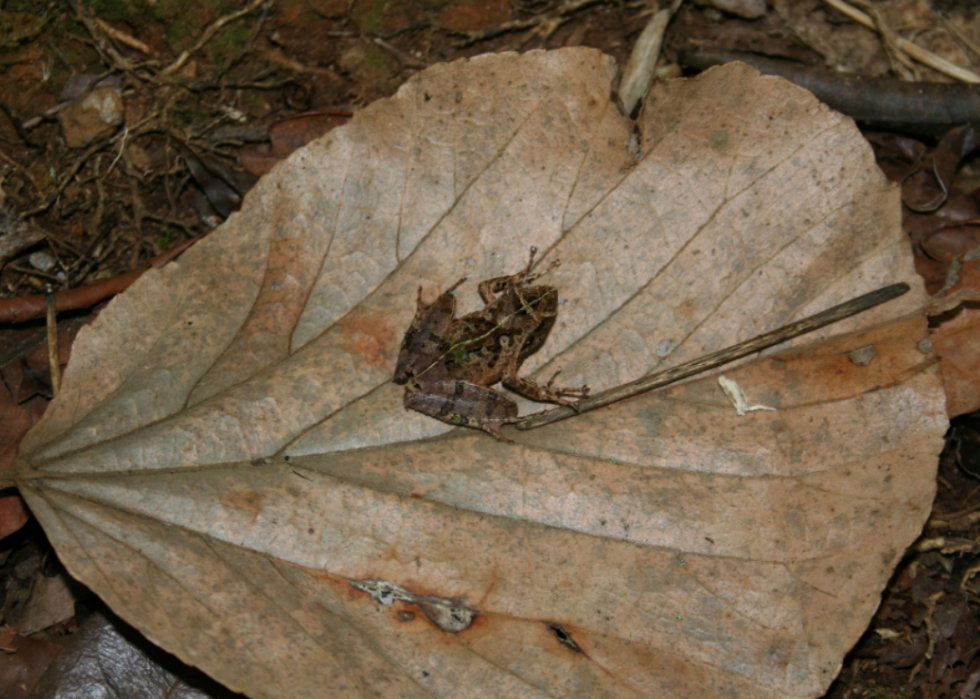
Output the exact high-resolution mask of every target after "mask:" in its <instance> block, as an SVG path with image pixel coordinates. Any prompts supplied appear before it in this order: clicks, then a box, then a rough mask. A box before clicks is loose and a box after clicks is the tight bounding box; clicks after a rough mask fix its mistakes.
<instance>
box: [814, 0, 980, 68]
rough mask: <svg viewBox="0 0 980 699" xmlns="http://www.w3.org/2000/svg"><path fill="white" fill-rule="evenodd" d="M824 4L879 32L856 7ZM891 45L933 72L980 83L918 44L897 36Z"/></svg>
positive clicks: (838, 0) (832, 1)
mask: <svg viewBox="0 0 980 699" xmlns="http://www.w3.org/2000/svg"><path fill="white" fill-rule="evenodd" d="M823 1H824V2H825V3H827V4H828V5H830V6H831V7H833V8H834V9H836V10H839V11H840V12H842V13H844V14H845V15H847V16H848V17H850V18H851V19H853V20H854V21H855V22H857V23H858V24H862V25H864V26H865V27H867V28H868V29H871V30H874V31H879V32H880V31H881V30H880V28H879V27H878V26H877V25H876V24H875V21H874V20H873V19H872V18H871V17H869V16H868V15H867V14H866V13H864V12H862V11H861V10H859V9H858V8H856V7H853V6H852V5H849V4H848V3H847V2H845V1H844V0H823ZM893 45H894V47H895V48H897V49H899V50H900V51H902V52H904V53H906V54H908V55H909V56H910V57H911V58H914V59H915V60H916V61H918V62H919V63H922V64H923V65H926V66H928V67H930V68H932V69H933V70H936V71H939V72H940V73H943V74H944V75H948V76H949V77H951V78H955V79H956V80H961V81H963V82H965V83H980V75H977V74H976V73H974V72H973V71H972V70H967V69H966V68H961V67H960V66H958V65H956V64H955V63H951V62H949V61H947V60H946V59H945V58H942V57H941V56H937V55H936V54H934V53H933V52H932V51H929V50H927V49H924V48H922V47H921V46H919V45H918V44H914V43H912V42H911V41H909V40H908V39H905V38H903V37H901V36H898V35H897V34H895V35H894V39H893Z"/></svg>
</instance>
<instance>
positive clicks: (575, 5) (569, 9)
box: [440, 0, 609, 47]
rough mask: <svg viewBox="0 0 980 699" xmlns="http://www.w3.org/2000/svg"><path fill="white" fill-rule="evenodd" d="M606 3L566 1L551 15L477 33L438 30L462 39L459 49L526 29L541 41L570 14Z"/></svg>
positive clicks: (517, 21) (505, 23)
mask: <svg viewBox="0 0 980 699" xmlns="http://www.w3.org/2000/svg"><path fill="white" fill-rule="evenodd" d="M608 1H609V0H566V2H563V3H562V4H561V5H559V6H558V7H557V8H555V12H554V13H553V14H549V15H545V14H541V15H536V16H534V17H529V18H528V19H515V20H512V21H510V22H504V23H503V24H500V25H497V26H496V27H490V28H488V29H480V30H477V31H466V30H461V29H453V28H452V27H445V26H443V27H440V29H442V30H443V31H446V32H449V33H452V34H456V35H457V36H462V37H464V41H463V42H462V43H461V44H460V46H461V47H466V46H470V45H472V44H475V43H477V42H479V41H486V40H487V39H492V38H494V37H496V36H500V35H501V34H508V33H510V32H520V31H524V30H526V29H535V30H537V32H538V33H539V34H540V35H541V37H542V39H547V38H548V37H550V36H551V35H552V34H554V33H555V31H557V29H558V28H559V27H560V26H561V25H562V24H564V23H565V22H567V21H568V20H569V19H570V18H571V17H570V16H571V15H572V14H574V13H576V12H578V11H579V10H581V9H583V8H586V7H588V6H590V5H598V4H600V3H603V2H608Z"/></svg>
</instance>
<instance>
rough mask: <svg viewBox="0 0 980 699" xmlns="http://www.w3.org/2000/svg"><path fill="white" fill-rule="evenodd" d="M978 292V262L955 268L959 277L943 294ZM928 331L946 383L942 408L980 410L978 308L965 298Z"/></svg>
mask: <svg viewBox="0 0 980 699" xmlns="http://www.w3.org/2000/svg"><path fill="white" fill-rule="evenodd" d="M965 290H969V291H973V292H980V262H978V261H976V260H973V261H969V262H965V263H963V265H961V266H960V268H959V281H958V282H957V283H956V284H954V285H953V286H952V287H950V289H948V291H947V294H955V293H957V292H959V291H965ZM940 320H941V322H940V323H939V325H938V326H937V327H936V328H935V329H934V330H933V331H932V344H933V346H934V347H935V349H936V354H938V355H939V356H940V357H942V359H943V361H942V368H943V381H944V383H945V385H946V410H947V413H948V414H949V417H950V418H954V417H956V416H958V415H966V414H967V413H972V412H973V411H975V410H980V309H978V308H977V303H976V302H975V301H966V302H964V303H963V304H962V306H961V307H960V308H959V309H956V310H954V311H952V312H950V313H947V314H944V315H943V316H942V317H941V319H940Z"/></svg>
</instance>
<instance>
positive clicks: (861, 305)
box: [514, 282, 909, 430]
mask: <svg viewBox="0 0 980 699" xmlns="http://www.w3.org/2000/svg"><path fill="white" fill-rule="evenodd" d="M908 290H909V285H908V284H905V283H904V282H902V283H900V284H892V285H891V286H886V287H883V288H881V289H878V290H877V291H872V292H870V293H868V294H864V295H863V296H858V297H857V298H854V299H851V300H850V301H846V302H844V303H842V304H840V305H839V306H834V307H833V308H828V309H827V310H826V311H821V312H820V313H816V314H814V315H812V316H809V317H807V318H804V319H803V320H798V321H796V322H795V323H790V324H789V325H784V326H783V327H781V328H779V329H777V330H773V331H772V332H768V333H765V334H764V335H759V336H758V337H754V338H752V339H751V340H746V341H745V342H739V343H738V344H737V345H732V346H731V347H729V348H727V349H723V350H721V351H719V352H714V353H712V354H706V355H705V356H703V357H698V358H697V359H694V360H691V361H690V362H686V363H685V364H680V365H678V366H675V367H671V368H669V369H664V370H662V371H658V372H656V373H653V374H648V375H647V376H644V377H642V378H639V379H637V380H636V381H631V382H630V383H624V384H623V385H621V386H616V387H615V388H610V389H609V390H608V391H603V392H601V393H596V394H595V395H593V396H589V397H588V398H583V399H582V400H580V401H579V402H578V403H577V404H576V407H575V408H569V407H566V406H564V405H563V406H560V407H558V408H554V409H553V410H546V411H544V412H541V413H535V414H534V415H528V416H527V417H526V418H524V419H523V420H521V421H520V422H517V423H514V424H515V426H516V427H517V429H519V430H531V429H534V428H535V427H541V426H543V425H550V424H551V423H552V422H558V421H559V420H564V419H566V418H569V417H572V416H573V415H580V414H582V413H587V412H589V411H590V410H595V409H596V408H602V407H604V406H606V405H609V404H610V403H615V402H616V401H619V400H623V399H624V398H631V397H632V396H635V395H638V394H640V393H646V392H647V391H652V390H653V389H655V388H660V387H662V386H666V385H667V384H671V383H674V382H675V381H680V380H681V379H686V378H687V377H689V376H694V375H695V374H700V373H702V372H704V371H708V370H709V369H714V368H716V367H719V366H722V365H723V364H728V363H729V362H733V361H735V360H736V359H741V358H742V357H745V356H748V355H750V354H754V353H755V352H761V351H762V350H764V349H767V348H769V347H772V346H773V345H778V344H780V343H782V342H786V341H787V340H792V339H793V338H795V337H799V336H800V335H805V334H806V333H808V332H813V331H814V330H818V329H820V328H822V327H824V326H826V325H830V324H831V323H836V322H837V321H839V320H843V319H844V318H850V317H851V316H853V315H857V314H858V313H861V312H863V311H866V310H868V309H869V308H874V307H875V306H878V305H880V304H882V303H885V301H891V300H892V299H895V298H898V297H899V296H901V295H902V294H904V293H905V292H907V291H908Z"/></svg>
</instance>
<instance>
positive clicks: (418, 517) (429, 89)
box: [18, 49, 946, 697]
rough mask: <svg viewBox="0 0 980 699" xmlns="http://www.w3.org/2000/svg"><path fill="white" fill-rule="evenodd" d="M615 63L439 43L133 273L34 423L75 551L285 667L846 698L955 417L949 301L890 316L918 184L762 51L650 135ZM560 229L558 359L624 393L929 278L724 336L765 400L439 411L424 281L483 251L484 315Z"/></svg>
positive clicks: (701, 86) (628, 691)
mask: <svg viewBox="0 0 980 699" xmlns="http://www.w3.org/2000/svg"><path fill="white" fill-rule="evenodd" d="M615 72H616V71H615V66H614V65H613V63H612V61H611V59H608V58H606V57H604V56H602V55H601V54H599V53H597V52H595V51H591V50H585V49H570V50H563V51H556V52H531V53H528V54H524V55H520V56H518V55H515V54H502V55H495V56H486V57H479V58H475V59H472V60H466V61H459V62H456V63H452V64H448V65H440V66H435V67H433V68H431V69H429V70H426V71H424V72H422V73H420V74H418V75H417V76H415V77H414V78H413V79H412V80H411V81H409V83H408V84H406V85H405V86H404V87H403V88H402V89H401V90H400V91H399V92H398V94H397V95H396V96H395V97H394V98H392V99H390V100H385V101H383V102H380V103H378V104H375V105H373V106H371V107H369V108H367V109H365V110H363V111H362V112H360V113H359V114H358V115H357V116H356V117H355V118H354V119H353V120H352V121H351V122H350V123H349V124H348V125H347V126H345V127H343V128H340V129H337V130H334V131H332V132H331V133H330V134H329V135H328V136H327V137H325V138H324V139H322V140H320V141H317V142H316V143H314V144H311V145H310V146H308V147H306V148H304V149H302V150H300V151H297V152H296V153H295V154H293V156H292V157H291V158H289V159H288V160H287V161H285V162H283V163H281V164H280V165H279V166H277V168H276V169H275V170H274V171H273V172H272V173H270V175H269V176H268V177H267V178H265V179H264V180H263V181H262V182H260V183H259V184H258V185H257V186H256V187H255V189H253V190H252V191H251V192H250V193H249V195H248V197H246V199H245V201H244V204H243V207H242V211H241V212H240V213H238V214H235V215H233V216H232V217H231V218H230V219H229V220H228V222H227V223H226V224H225V225H224V226H223V230H220V231H217V232H216V233H214V234H213V235H212V236H210V237H209V238H208V239H207V240H205V241H203V242H202V243H201V244H199V245H197V246H195V247H194V248H193V249H191V250H190V251H188V252H187V253H186V254H185V255H184V257H183V258H182V259H181V260H180V261H179V262H177V263H174V264H172V265H170V266H168V267H166V268H164V269H161V270H154V271H150V272H148V273H147V274H146V275H144V277H143V278H142V279H140V281H139V282H137V283H136V284H135V285H134V286H133V287H132V288H131V289H130V290H129V291H127V292H126V293H125V294H123V295H121V296H120V297H118V298H117V299H116V300H114V301H113V302H112V303H111V304H110V305H109V307H108V308H107V309H106V310H105V311H104V312H103V313H102V314H101V316H100V317H99V319H98V321H97V322H96V323H95V324H94V325H93V326H91V327H89V328H87V329H86V330H85V331H83V334H82V335H81V336H80V337H79V341H78V343H77V344H76V347H75V350H74V353H75V354H74V357H73V358H72V362H71V364H70V365H69V367H68V370H67V372H66V374H65V380H64V385H63V388H62V393H61V394H60V395H59V397H58V399H57V400H56V401H55V402H53V403H52V404H51V407H50V409H49V411H48V413H47V415H46V416H45V420H44V422H43V423H42V424H41V425H40V426H38V427H37V428H36V429H35V430H33V431H32V432H31V433H30V434H29V435H28V436H27V438H26V439H25V440H24V442H23V445H22V449H21V454H22V457H21V462H20V471H19V473H18V479H19V480H18V482H19V484H20V487H21V489H22V492H23V493H24V495H25V497H26V498H27V500H28V502H29V504H30V506H31V508H32V509H33V510H34V512H35V513H36V514H37V516H38V518H39V519H40V520H41V522H42V523H43V525H44V527H45V529H46V531H47V533H48V536H49V537H50V538H51V540H52V541H53V542H54V544H55V546H56V547H57V549H58V552H59V555H60V556H61V557H62V559H63V560H64V562H65V564H66V566H67V567H68V568H69V570H70V571H71V572H72V573H73V574H74V575H76V576H78V577H79V578H80V579H81V580H83V581H84V582H85V583H86V584H87V585H88V586H89V587H91V588H92V589H93V590H95V591H96V592H98V594H99V595H100V596H102V597H103V598H104V599H105V600H106V601H107V602H108V603H109V604H110V605H111V606H112V607H113V609H115V610H116V611H117V612H119V613H120V614H121V615H123V616H124V617H125V618H126V619H127V620H129V621H130V622H131V623H133V624H134V625H135V626H137V627H138V628H140V629H141V630H142V631H143V632H144V633H146V635H147V636H149V637H150V638H151V639H152V640H154V641H155V642H157V643H159V644H160V645H161V646H163V647H164V648H166V649H168V650H170V651H172V652H174V653H176V654H177V655H178V656H180V657H181V658H183V659H184V660H186V661H188V662H190V663H193V664H195V665H197V666H199V667H201V668H203V669H204V670H206V671H207V672H208V673H210V674H211V675H213V676H214V677H215V678H217V679H219V680H221V681H222V682H224V683H226V684H227V685H228V686H229V687H231V688H233V689H237V690H242V691H246V692H248V693H249V694H250V695H252V696H254V697H280V696H291V697H322V696H330V697H341V696H350V697H363V696H368V695H376V696H382V697H395V696H399V697H409V696H419V697H422V696H425V697H432V696H448V695H453V696H460V695H468V696H469V695H471V696H485V695H486V694H487V693H488V692H491V693H493V694H494V695H496V696H514V697H517V696H563V697H599V696H610V697H611V696H624V697H625V696H654V695H664V694H666V695H670V696H676V697H716V696H732V695H738V696H741V697H806V696H816V695H818V694H820V693H821V692H822V691H823V689H824V688H825V687H826V686H827V684H828V683H829V682H830V681H831V679H832V678H833V677H834V675H835V674H836V672H837V670H838V668H839V667H840V662H841V659H842V657H843V655H844V653H845V652H846V650H847V649H848V648H849V647H850V646H851V644H852V643H853V642H854V641H855V640H856V639H857V638H858V636H859V635H860V634H861V632H862V630H863V629H864V627H865V625H866V624H867V622H868V620H869V619H870V617H871V614H872V612H873V611H874V609H875V607H876V605H877V603H878V596H879V594H880V591H881V589H882V588H883V586H884V585H885V583H886V581H887V579H888V577H889V575H890V573H891V570H892V568H893V566H894V565H895V563H896V561H897V560H898V559H899V557H900V556H901V555H902V552H903V550H904V549H905V547H906V546H907V545H908V544H909V543H910V542H911V541H912V540H913V539H914V538H915V536H916V534H917V533H918V532H919V530H920V529H921V526H922V523H923V521H924V519H925V518H926V516H927V515H928V512H929V506H930V503H931V501H932V494H933V490H934V476H935V468H936V461H937V459H936V455H937V454H938V452H939V450H940V448H941V447H942V435H943V432H944V431H945V427H946V421H945V414H944V403H943V391H942V383H941V379H940V377H939V369H938V366H936V360H935V357H934V356H932V355H928V354H923V353H922V352H921V351H920V350H919V343H920V341H921V340H923V339H924V338H925V337H926V328H925V324H924V321H923V320H922V319H920V318H918V317H912V318H911V319H906V320H902V321H895V319H896V318H900V317H902V316H903V315H905V314H907V313H909V312H910V311H911V310H912V309H914V308H917V307H919V306H920V305H922V304H923V303H924V300H925V297H924V294H923V292H922V284H921V281H919V280H917V278H916V276H915V273H914V271H913V269H912V262H911V252H910V250H909V247H908V244H907V243H906V241H905V240H904V236H903V233H902V230H901V226H900V221H899V216H900V212H899V200H898V191H897V188H896V187H894V186H893V185H890V184H888V183H887V182H886V181H885V180H884V178H883V177H882V176H881V174H880V172H879V171H878V170H877V168H876V167H875V164H874V161H873V158H872V156H871V152H870V149H869V148H868V146H867V144H866V143H865V142H864V141H863V140H862V139H861V137H860V135H859V133H858V132H857V130H856V129H855V128H854V126H853V124H852V123H850V121H849V120H847V119H845V118H843V117H841V116H839V115H837V114H835V113H833V112H831V111H830V110H829V109H827V108H826V107H823V106H822V105H820V104H819V103H818V102H817V101H816V100H815V99H814V98H813V97H812V96H811V95H809V94H808V93H806V92H804V91H802V90H800V89H798V88H795V87H793V86H791V85H789V84H788V83H786V82H784V81H782V80H779V79H773V78H761V77H759V76H758V74H757V73H755V72H754V71H753V70H751V69H749V68H747V67H745V66H742V65H733V66H725V67H723V68H720V69H715V70H711V71H708V72H706V73H705V74H703V75H702V76H700V77H699V78H697V79H695V80H691V81H676V82H671V83H667V84H660V85H656V86H655V87H654V89H653V91H652V93H651V95H650V96H649V98H648V100H647V105H646V108H645V111H644V112H643V114H642V116H641V120H640V123H639V124H638V132H639V135H640V136H641V138H642V141H641V144H640V149H641V152H640V155H639V157H638V158H636V159H634V156H633V155H632V154H631V153H632V152H635V151H632V150H631V149H630V147H629V145H630V141H631V138H630V137H631V134H632V133H633V124H632V123H631V122H630V121H628V120H627V119H625V118H624V117H623V116H622V115H621V114H620V113H619V112H618V111H617V110H616V109H615V107H613V105H612V104H611V103H610V101H609V95H610V92H611V85H612V80H613V79H614V77H615ZM531 245H536V246H538V247H539V248H540V249H541V250H542V251H544V253H545V257H547V258H548V259H555V258H560V259H561V261H562V265H561V267H560V268H559V269H558V270H557V271H555V272H554V273H553V274H552V276H551V280H552V282H553V283H554V284H555V285H556V286H557V287H558V289H559V290H560V293H561V295H562V298H563V303H562V305H561V310H560V314H559V318H558V322H557V324H556V326H555V328H554V330H553V331H552V334H551V337H550V338H549V339H548V341H547V343H545V345H544V347H543V348H542V350H541V351H540V352H539V353H538V354H537V355H535V356H533V357H531V358H530V359H529V361H528V362H527V364H526V369H527V370H528V371H529V372H531V373H534V374H536V375H538V376H544V377H546V376H550V374H551V372H553V371H554V369H555V368H556V367H558V366H561V367H562V368H563V369H564V373H563V375H562V376H563V382H564V383H566V384H567V385H579V384H581V383H588V384H589V385H590V386H593V387H595V389H597V390H601V389H604V388H608V387H610V386H613V385H615V384H619V383H621V382H624V381H628V380H631V379H635V378H637V377H639V376H640V375H642V374H645V373H647V372H649V371H651V370H652V369H655V368H656V367H659V366H662V365H664V364H665V363H667V362H670V363H679V362H682V361H684V360H687V359H691V358H692V357H694V356H697V355H699V354H701V353H704V352H705V351H709V350H716V349H719V348H721V347H724V346H727V345H729V344H733V343H735V342H736V341H739V340H744V339H747V338H749V337H752V336H754V335H756V334H759V333H760V332H761V331H764V330H768V329H771V328H773V327H776V326H779V325H782V324H784V323H786V322H789V321H790V320H792V319H795V318H798V317H801V316H805V315H808V314H811V313H813V312H815V311H817V310H821V309H823V308H826V307H828V306H831V305H833V304H835V303H838V302H840V301H843V300H845V299H847V298H850V297H852V296H855V295H857V294H859V293H862V292H866V291H869V290H871V289H873V288H876V287H878V286H882V285H884V284H885V283H889V282H897V281H906V282H908V283H909V284H911V285H912V287H913V292H912V293H910V294H908V295H907V296H906V297H904V298H902V299H900V300H899V301H896V302H892V303H890V304H888V305H886V306H883V307H879V308H877V309H875V310H874V311H871V312H869V313H868V314H866V315H864V316H862V317H860V318H854V319H850V320H849V321H846V322H844V323H841V324H840V325H839V326H836V327H834V328H831V329H827V330H825V331H824V332H823V334H822V337H825V338H826V337H829V336H830V335H831V334H832V333H843V332H851V333H852V334H851V335H844V336H841V337H838V338H837V339H835V340H833V341H829V342H825V343H824V344H821V345H819V346H816V347H814V348H807V349H803V350H790V351H788V353H784V354H781V355H770V356H769V357H768V358H766V359H763V360H758V361H755V362H751V363H746V364H744V365H743V366H741V367H740V368H738V369H735V370H726V375H727V376H729V378H732V379H735V380H736V381H737V382H738V383H739V385H740V386H741V387H742V388H743V389H744V390H745V391H746V392H747V393H748V396H749V400H750V401H752V402H753V403H764V404H766V405H769V406H773V407H776V408H778V412H775V413H773V412H753V413H750V414H748V415H746V416H744V417H737V416H736V414H735V411H734V410H733V409H732V407H731V405H730V404H729V403H728V400H727V398H726V397H725V395H724V394H723V393H722V392H721V390H720V389H719V388H718V386H717V384H716V378H717V377H708V378H705V379H703V380H700V381H694V382H691V383H689V384H687V385H684V386H681V387H678V388H674V389H673V390H671V391H667V392H664V393H660V394H648V395H645V396H641V397H638V398H635V399H632V400H629V401H624V402H622V403H619V404H617V405H614V406H612V407H611V408H609V409H605V410H602V411H597V412H595V413H590V414H587V415H584V416H581V417H579V418H574V419H572V420H569V421H567V422H564V423H560V424H557V425H552V426H550V427H547V428H543V429H540V430H536V431H532V432H528V433H516V432H510V436H512V437H513V438H514V439H516V440H518V443H517V444H515V445H508V444H503V443H500V442H497V441H494V440H493V439H491V438H489V437H488V436H486V435H484V434H481V433H477V432H475V431H473V430H460V429H455V430H454V429H453V428H450V427H449V426H448V425H446V424H444V423H441V422H438V421H436V420H433V419H431V418H427V417H425V416H423V415H420V414H417V413H408V412H406V411H405V410H404V409H403V408H402V405H401V393H402V388H401V387H397V386H394V385H392V383H391V382H390V380H389V379H390V376H391V373H392V370H393V364H394V360H395V356H396V354H397V350H398V345H399V342H400V340H401V336H402V333H403V332H404V330H405V329H406V327H407V325H408V323H409V321H410V320H411V318H412V316H413V312H414V306H415V296H416V289H417V288H418V287H419V286H420V285H421V286H422V287H423V289H424V290H425V294H426V295H427V296H428V297H431V296H432V295H433V294H434V293H435V292H436V290H437V289H444V288H446V287H447V286H448V285H449V284H450V283H452V282H453V281H455V280H456V279H458V278H459V277H460V276H461V275H462V274H466V275H467V276H469V277H470V279H471V280H472V281H471V282H470V283H468V284H464V285H463V286H462V287H460V289H459V290H458V295H459V297H460V306H461V310H462V311H464V312H465V311H468V310H470V309H472V308H474V307H477V305H478V298H477V295H476V291H475V283H474V282H475V281H478V280H481V279H485V278H488V277H491V276H494V275H499V274H501V273H507V272H512V271H514V270H517V269H519V268H520V267H521V266H522V265H523V264H524V261H525V259H526V256H527V250H528V247H529V246H531ZM545 264H547V260H546V261H545ZM889 321H892V322H889ZM882 323H884V325H880V324H882ZM879 325H880V327H878V326H879ZM860 328H872V329H870V330H866V331H861V332H858V330H859V329H860ZM853 333H856V334H853ZM801 343H802V341H798V342H797V344H798V345H800V344H801ZM869 344H873V345H874V346H875V349H876V352H875V355H874V358H873V359H872V360H871V363H870V364H869V365H868V366H866V367H865V366H859V365H858V364H855V363H854V362H852V361H851V360H850V359H849V358H848V356H849V353H850V352H851V351H853V350H856V349H859V348H864V347H866V346H867V345H869ZM522 409H523V411H525V412H526V411H527V410H529V406H527V405H523V407H522ZM382 603H385V604H382ZM491 688H492V689H491Z"/></svg>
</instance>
